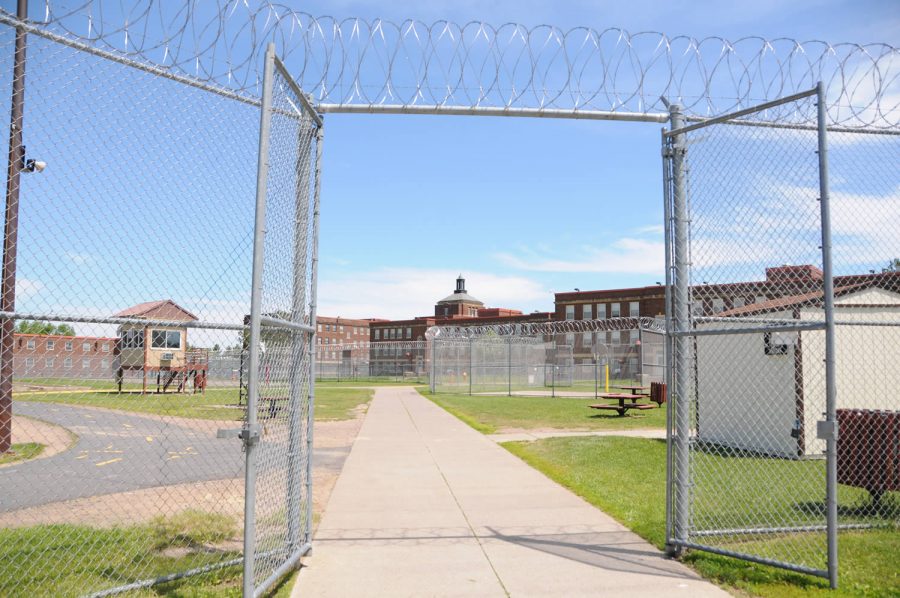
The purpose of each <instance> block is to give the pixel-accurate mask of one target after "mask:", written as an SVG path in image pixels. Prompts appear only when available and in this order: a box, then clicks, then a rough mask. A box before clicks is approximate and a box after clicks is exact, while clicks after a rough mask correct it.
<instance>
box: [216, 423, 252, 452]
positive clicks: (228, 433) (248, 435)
mask: <svg viewBox="0 0 900 598" xmlns="http://www.w3.org/2000/svg"><path fill="white" fill-rule="evenodd" d="M259 432H260V427H259V426H258V425H254V426H249V427H247V428H231V429H226V430H219V431H218V432H216V438H237V439H239V440H240V441H241V442H243V443H244V446H245V447H248V446H253V445H255V444H257V443H258V442H259V435H260V434H259Z"/></svg>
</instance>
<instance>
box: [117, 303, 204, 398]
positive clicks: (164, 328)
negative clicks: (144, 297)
mask: <svg viewBox="0 0 900 598" xmlns="http://www.w3.org/2000/svg"><path fill="white" fill-rule="evenodd" d="M115 317H117V318H131V319H136V320H147V323H146V324H141V323H128V324H122V325H121V326H119V329H118V351H119V370H118V371H117V373H116V380H117V382H118V385H119V392H121V391H122V381H123V379H124V376H125V372H127V371H140V372H141V373H142V376H141V378H142V384H141V389H142V392H144V393H146V392H147V378H148V375H149V376H150V378H151V380H152V377H153V374H156V392H166V391H167V390H168V388H169V386H171V385H172V383H173V382H176V383H177V389H178V392H184V390H185V387H186V386H187V383H188V381H193V385H194V391H195V392H196V391H197V390H200V391H205V390H206V375H207V370H208V367H209V351H208V350H207V349H188V348H187V346H188V345H187V328H188V327H187V326H179V325H178V324H177V323H178V322H185V323H187V322H196V321H197V316H195V315H194V314H192V313H191V312H189V311H188V310H186V309H184V308H183V307H181V306H180V305H178V304H177V303H175V302H174V301H172V300H171V299H163V300H161V301H149V302H147V303H139V304H138V305H134V306H132V307H129V308H127V309H123V310H122V311H120V312H119V313H117V314H115Z"/></svg>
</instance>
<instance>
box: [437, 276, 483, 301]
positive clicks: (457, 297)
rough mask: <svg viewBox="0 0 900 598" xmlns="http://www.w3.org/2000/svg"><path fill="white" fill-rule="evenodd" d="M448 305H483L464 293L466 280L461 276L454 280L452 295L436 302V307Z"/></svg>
mask: <svg viewBox="0 0 900 598" xmlns="http://www.w3.org/2000/svg"><path fill="white" fill-rule="evenodd" d="M448 303H473V304H476V305H484V303H482V302H481V301H479V300H478V299H476V298H475V297H473V296H472V295H470V294H468V293H467V292H466V279H465V278H463V276H462V274H460V275H459V277H458V278H457V279H456V290H455V291H453V294H452V295H447V296H446V297H444V298H443V299H441V300H440V301H438V302H437V304H438V305H447V304H448Z"/></svg>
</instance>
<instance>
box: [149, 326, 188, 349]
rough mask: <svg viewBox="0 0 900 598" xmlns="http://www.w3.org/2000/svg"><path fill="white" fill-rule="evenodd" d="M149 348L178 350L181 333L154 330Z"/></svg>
mask: <svg viewBox="0 0 900 598" xmlns="http://www.w3.org/2000/svg"><path fill="white" fill-rule="evenodd" d="M150 346H151V347H152V348H154V349H180V348H181V332H180V331H178V330H154V331H153V334H152V335H151V339H150Z"/></svg>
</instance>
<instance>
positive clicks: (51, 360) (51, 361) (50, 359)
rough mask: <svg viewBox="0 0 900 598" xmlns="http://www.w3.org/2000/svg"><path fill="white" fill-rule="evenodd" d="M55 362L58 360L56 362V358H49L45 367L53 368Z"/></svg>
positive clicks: (45, 360)
mask: <svg viewBox="0 0 900 598" xmlns="http://www.w3.org/2000/svg"><path fill="white" fill-rule="evenodd" d="M55 362H56V360H55V359H54V358H52V357H47V358H46V359H44V366H45V367H48V368H52V367H53V364H54V363H55Z"/></svg>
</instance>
